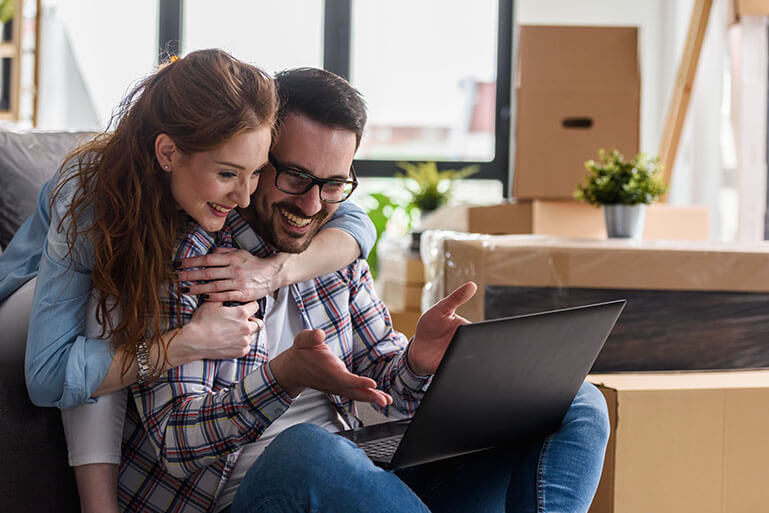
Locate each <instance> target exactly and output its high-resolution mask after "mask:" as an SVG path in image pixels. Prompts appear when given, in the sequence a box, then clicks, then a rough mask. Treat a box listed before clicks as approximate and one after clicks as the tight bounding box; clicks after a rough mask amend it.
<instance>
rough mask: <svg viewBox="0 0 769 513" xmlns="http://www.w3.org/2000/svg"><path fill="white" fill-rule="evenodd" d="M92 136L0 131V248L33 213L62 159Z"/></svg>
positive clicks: (67, 133)
mask: <svg viewBox="0 0 769 513" xmlns="http://www.w3.org/2000/svg"><path fill="white" fill-rule="evenodd" d="M91 136H92V134H90V133H85V132H42V131H21V132H17V131H13V130H7V129H0V247H2V248H5V247H6V246H7V245H8V242H9V241H10V240H11V238H12V237H13V234H14V233H16V230H18V229H19V226H21V224H22V223H23V222H24V221H25V220H26V219H27V217H29V216H30V215H31V214H32V213H33V212H34V211H35V203H36V201H37V193H38V191H39V190H40V187H42V186H43V184H44V183H45V181H46V180H48V179H49V178H50V177H51V176H53V174H54V173H55V172H56V170H57V169H58V168H59V165H60V164H61V162H62V160H64V157H65V156H66V155H67V153H69V152H70V151H71V150H73V149H74V148H75V147H77V146H78V145H79V144H82V143H83V142H85V141H86V140H87V139H88V137H91Z"/></svg>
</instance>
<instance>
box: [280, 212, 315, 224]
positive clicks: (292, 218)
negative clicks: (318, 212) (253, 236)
mask: <svg viewBox="0 0 769 513" xmlns="http://www.w3.org/2000/svg"><path fill="white" fill-rule="evenodd" d="M278 212H280V215H282V216H283V219H285V220H286V221H287V222H288V224H290V225H291V226H295V227H297V228H304V227H305V226H307V225H308V224H310V223H311V222H312V220H313V218H312V217H304V216H297V215H295V214H292V213H291V212H289V211H288V210H286V209H284V208H278Z"/></svg>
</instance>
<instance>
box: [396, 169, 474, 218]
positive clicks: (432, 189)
mask: <svg viewBox="0 0 769 513" xmlns="http://www.w3.org/2000/svg"><path fill="white" fill-rule="evenodd" d="M398 167H399V168H401V169H403V170H404V171H405V173H396V174H395V176H397V177H399V178H403V179H405V180H406V189H408V191H409V193H411V201H410V202H409V205H413V206H414V207H416V208H418V209H419V210H420V211H421V212H422V213H423V214H426V213H428V212H432V211H433V210H437V209H438V208H440V207H442V206H443V205H445V204H446V203H448V201H449V199H450V198H451V192H452V187H453V186H454V182H455V181H456V180H460V179H462V178H466V177H468V176H470V175H474V174H475V173H477V172H478V166H477V165H472V166H467V167H463V168H462V169H443V170H438V165H437V164H436V163H435V162H418V163H416V164H412V163H410V162H398Z"/></svg>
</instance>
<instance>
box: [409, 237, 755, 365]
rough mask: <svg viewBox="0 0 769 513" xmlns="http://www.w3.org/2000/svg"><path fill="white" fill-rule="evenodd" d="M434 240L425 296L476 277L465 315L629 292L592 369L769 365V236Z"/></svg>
mask: <svg viewBox="0 0 769 513" xmlns="http://www.w3.org/2000/svg"><path fill="white" fill-rule="evenodd" d="M430 236H431V235H430V234H426V235H424V236H423V244H425V243H426V242H427V241H428V240H429V238H430ZM467 237H473V239H471V240H467ZM438 243H439V242H436V241H433V242H432V243H430V249H429V251H427V253H424V254H427V255H432V256H431V259H430V261H427V260H426V261H425V266H426V272H427V274H428V276H429V277H430V280H429V281H428V282H427V283H426V284H425V290H426V291H427V293H428V299H429V300H431V301H432V302H434V301H435V300H437V299H440V298H441V297H443V295H445V293H446V292H447V291H451V290H453V289H454V288H456V287H458V286H459V285H461V284H462V283H464V282H466V281H468V280H473V281H475V282H476V283H477V284H478V286H479V292H478V293H476V294H475V296H474V297H473V298H472V299H470V300H469V301H468V302H467V303H465V304H464V305H462V306H461V307H460V308H459V309H458V313H459V314H460V315H462V316H464V317H466V318H467V319H469V320H471V321H478V320H482V319H490V318H497V317H505V316H510V315H520V314H526V313H533V312H538V311H545V310H553V309H557V308H567V307H572V306H578V305H584V304H590V303H598V302H602V301H609V300H614V299H620V298H625V299H627V301H628V304H627V306H626V308H625V310H624V312H623V313H622V316H621V317H620V319H619V321H618V322H617V325H616V326H615V328H614V330H613V332H612V334H611V335H610V336H609V338H608V340H607V342H606V345H605V346H604V349H603V351H602V352H601V354H600V355H599V356H598V359H597V360H596V363H595V366H594V367H593V369H594V371H604V372H607V371H633V370H636V371H637V370H670V369H679V370H686V369H688V370H692V369H734V368H747V367H769V351H767V350H766V333H767V332H769V309H767V308H766V305H767V304H769V264H768V263H769V244H767V243H755V244H743V245H733V244H714V243H706V242H694V241H681V242H674V241H622V240H616V239H615V240H605V241H590V240H569V239H558V238H553V237H546V236H514V235H511V236H479V235H474V236H473V235H472V234H446V235H444V236H443V238H442V241H441V242H440V248H433V247H432V246H434V245H435V244H438ZM425 247H426V248H428V246H425Z"/></svg>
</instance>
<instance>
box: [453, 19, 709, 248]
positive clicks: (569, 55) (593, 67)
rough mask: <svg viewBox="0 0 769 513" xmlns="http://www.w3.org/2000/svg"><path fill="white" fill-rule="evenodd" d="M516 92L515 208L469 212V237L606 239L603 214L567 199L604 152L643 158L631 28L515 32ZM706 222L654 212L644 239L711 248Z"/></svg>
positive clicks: (694, 212)
mask: <svg viewBox="0 0 769 513" xmlns="http://www.w3.org/2000/svg"><path fill="white" fill-rule="evenodd" d="M607 70H610V72H607ZM515 86H516V94H517V100H516V101H517V103H516V109H517V118H516V135H515V137H516V139H515V165H514V171H513V180H512V190H511V197H512V198H514V203H512V204H507V205H499V206H495V207H480V208H474V209H470V210H469V211H468V216H469V218H468V220H467V224H468V225H469V226H468V227H467V230H466V231H470V232H474V233H491V234H511V233H541V234H547V235H557V236H563V237H576V238H606V229H605V227H604V221H603V214H602V212H601V209H598V208H595V207H591V206H588V205H584V204H580V203H578V202H576V201H575V200H574V198H573V192H574V190H575V189H576V187H577V184H578V183H581V182H582V181H583V180H584V177H585V176H586V175H587V171H586V170H585V167H584V162H585V161H586V160H589V159H595V158H597V152H598V150H599V149H600V148H605V149H607V150H611V149H614V148H616V149H618V150H620V152H621V153H622V154H623V155H624V156H625V157H626V158H631V157H632V156H633V155H635V154H636V153H637V152H638V151H639V147H640V143H639V130H640V128H639V124H640V92H641V76H640V66H639V59H638V29H637V27H585V26H580V27H577V26H533V25H528V26H527V25H524V26H521V28H520V36H519V50H518V63H517V66H516V77H515ZM707 217H708V213H707V210H706V209H705V208H704V207H667V206H665V205H662V206H658V205H655V206H653V207H652V208H650V209H649V211H648V219H647V225H646V230H645V233H644V238H646V239H686V240H707V238H708V219H707ZM440 228H444V229H457V228H455V227H454V226H446V227H440Z"/></svg>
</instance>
